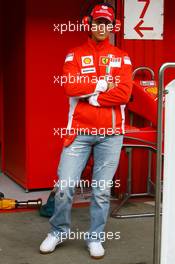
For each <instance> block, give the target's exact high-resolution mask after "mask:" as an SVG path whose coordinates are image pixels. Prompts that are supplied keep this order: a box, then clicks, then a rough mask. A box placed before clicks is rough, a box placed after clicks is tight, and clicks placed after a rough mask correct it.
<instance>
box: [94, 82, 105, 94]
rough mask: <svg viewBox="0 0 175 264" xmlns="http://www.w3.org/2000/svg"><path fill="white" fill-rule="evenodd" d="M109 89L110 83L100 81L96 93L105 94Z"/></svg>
mask: <svg viewBox="0 0 175 264" xmlns="http://www.w3.org/2000/svg"><path fill="white" fill-rule="evenodd" d="M107 88H108V83H107V81H105V80H99V81H98V82H97V85H96V88H95V92H105V91H106V90H107Z"/></svg>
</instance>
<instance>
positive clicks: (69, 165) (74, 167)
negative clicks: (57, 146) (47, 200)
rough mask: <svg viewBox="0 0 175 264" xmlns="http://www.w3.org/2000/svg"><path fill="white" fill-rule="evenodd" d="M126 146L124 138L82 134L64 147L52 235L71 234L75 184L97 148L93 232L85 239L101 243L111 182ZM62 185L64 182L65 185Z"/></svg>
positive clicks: (52, 218) (91, 212)
mask: <svg viewBox="0 0 175 264" xmlns="http://www.w3.org/2000/svg"><path fill="white" fill-rule="evenodd" d="M122 143H123V136H122V135H110V136H103V137H101V136H100V135H95V136H94V135H78V136H77V137H76V138H75V140H74V142H73V143H72V144H71V145H70V146H68V147H65V148H63V151H62V154H61V159H60V163H59V166H58V176H59V181H58V185H59V188H58V189H57V191H56V195H55V211H54V214H53V216H52V217H51V218H50V220H49V222H50V224H51V233H52V232H53V233H54V234H56V235H59V234H61V233H65V234H68V232H70V224H71V207H72V200H73V195H74V190H75V188H74V186H73V185H72V181H75V182H77V181H79V180H80V177H81V174H82V171H83V169H84V168H85V166H86V163H87V160H88V158H89V156H90V153H91V150H92V149H93V157H94V167H93V175H92V182H93V184H92V197H91V205H90V229H89V231H88V232H86V238H85V240H86V241H87V242H90V241H92V240H93V241H94V240H95V241H99V240H101V234H102V233H104V232H103V230H104V227H105V224H106V221H107V216H108V211H109V205H110V184H108V183H109V182H112V179H113V176H114V174H115V172H116V169H117V167H118V163H119V158H120V152H121V147H122ZM66 182H67V185H66ZM61 183H64V184H62V185H63V186H61ZM69 183H71V184H69ZM102 183H103V184H102ZM104 183H107V184H104Z"/></svg>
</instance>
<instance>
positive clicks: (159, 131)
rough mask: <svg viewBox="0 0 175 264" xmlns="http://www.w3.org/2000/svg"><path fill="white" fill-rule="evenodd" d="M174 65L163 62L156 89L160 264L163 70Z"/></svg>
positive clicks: (156, 220) (157, 251)
mask: <svg viewBox="0 0 175 264" xmlns="http://www.w3.org/2000/svg"><path fill="white" fill-rule="evenodd" d="M171 67H173V68H174V67H175V63H174V62H168V63H164V64H163V65H162V66H161V67H160V69H159V89H158V117H157V118H158V123H157V159H156V199H155V218H154V255H153V263H154V264H160V251H161V218H160V213H161V176H162V139H163V135H162V115H163V94H164V72H165V70H166V69H167V68H171Z"/></svg>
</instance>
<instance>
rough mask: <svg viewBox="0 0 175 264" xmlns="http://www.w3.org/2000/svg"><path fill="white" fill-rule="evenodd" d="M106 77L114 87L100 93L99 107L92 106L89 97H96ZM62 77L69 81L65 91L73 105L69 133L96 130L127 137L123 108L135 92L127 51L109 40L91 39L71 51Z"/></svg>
mask: <svg viewBox="0 0 175 264" xmlns="http://www.w3.org/2000/svg"><path fill="white" fill-rule="evenodd" d="M109 65H110V67H109ZM107 69H108V71H109V69H110V73H109V72H107ZM107 74H108V76H110V79H109V81H110V82H113V83H115V86H114V87H113V88H112V89H108V90H107V91H105V92H100V93H99V94H98V97H97V103H98V106H93V105H91V104H90V103H89V101H88V100H87V99H86V97H88V96H89V95H90V94H93V93H95V89H96V85H97V81H98V80H99V79H104V78H106V77H105V76H106V75H107ZM63 75H64V76H66V78H67V81H66V83H65V84H64V88H65V91H66V94H67V95H68V97H69V103H70V109H69V116H68V126H67V129H68V130H71V129H74V130H76V131H78V130H80V131H83V130H85V132H86V133H91V132H92V134H93V133H94V129H95V130H98V131H101V129H103V131H104V130H105V134H106V133H107V134H108V132H109V131H113V133H117V134H124V122H125V113H124V108H125V104H126V103H127V102H128V101H129V98H130V95H131V90H132V66H131V61H130V59H129V57H128V55H127V54H126V53H125V52H124V51H122V50H120V49H119V48H117V47H114V46H113V45H111V44H110V43H109V39H106V40H104V41H101V42H99V43H96V42H95V41H94V40H92V39H91V38H88V41H87V42H86V43H84V44H83V45H81V46H79V47H76V48H74V49H72V50H70V52H69V54H68V55H67V57H66V59H65V64H64V67H63ZM108 78H109V77H108ZM106 131H107V132H106ZM109 133H110V132H109ZM99 134H100V133H99Z"/></svg>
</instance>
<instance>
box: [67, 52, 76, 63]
mask: <svg viewBox="0 0 175 264" xmlns="http://www.w3.org/2000/svg"><path fill="white" fill-rule="evenodd" d="M73 59H74V53H69V54H67V56H66V59H65V62H67V61H73Z"/></svg>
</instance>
